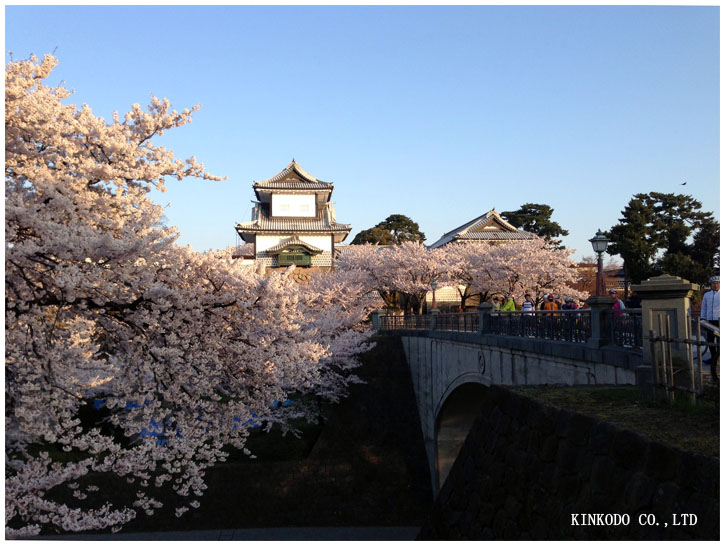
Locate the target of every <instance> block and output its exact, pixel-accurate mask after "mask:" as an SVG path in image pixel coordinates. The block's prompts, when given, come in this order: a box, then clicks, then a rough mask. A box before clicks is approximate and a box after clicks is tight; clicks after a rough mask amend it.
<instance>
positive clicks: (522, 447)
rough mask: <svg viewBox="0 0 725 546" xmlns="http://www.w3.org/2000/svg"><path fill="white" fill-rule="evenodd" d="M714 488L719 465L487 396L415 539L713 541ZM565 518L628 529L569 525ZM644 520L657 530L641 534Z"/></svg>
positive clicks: (570, 416) (509, 397)
mask: <svg viewBox="0 0 725 546" xmlns="http://www.w3.org/2000/svg"><path fill="white" fill-rule="evenodd" d="M719 483H720V471H719V459H718V458H709V457H704V456H701V455H697V454H693V453H685V452H681V451H678V450H675V449H672V448H670V447H668V446H665V445H662V444H660V443H658V442H655V441H651V440H649V439H647V438H645V437H644V436H641V435H639V434H637V433H635V432H631V431H628V430H624V429H621V428H618V427H616V426H614V425H612V424H610V423H607V422H603V421H599V420H597V419H595V418H593V417H589V416H586V415H580V414H576V413H573V412H571V411H567V410H560V409H555V408H552V407H550V406H547V405H544V404H542V403H540V402H538V401H535V400H532V399H530V398H527V397H524V396H522V395H519V394H516V393H513V392H511V391H509V390H507V389H505V388H502V387H496V386H494V387H490V396H488V397H487V399H486V400H485V402H484V404H483V407H482V409H481V413H480V415H479V418H478V420H477V422H476V424H475V425H474V427H473V429H472V430H471V433H470V434H469V435H468V438H467V439H466V442H465V444H464V446H463V448H462V449H461V452H460V454H459V456H458V458H457V459H456V462H455V463H454V465H453V468H452V469H451V472H450V474H449V475H448V479H447V480H446V482H445V484H444V485H443V487H442V488H441V491H440V493H439V495H438V498H437V499H436V502H435V504H434V507H433V510H432V514H431V517H430V518H429V520H428V523H427V525H426V526H425V527H424V528H423V529H422V531H421V534H420V537H419V538H422V539H425V540H436V539H444V540H457V539H475V540H502V539H503V540H507V539H518V540H525V539H534V540H554V539H577V540H611V539H623V538H628V539H647V540H678V539H687V540H697V539H707V540H717V539H719ZM572 514H622V515H623V514H628V515H629V517H630V523H629V525H619V526H616V525H601V526H582V525H573V524H572V523H573V521H572ZM648 514H652V515H653V516H654V518H655V519H656V521H657V522H659V525H654V524H653V525H640V524H639V517H640V515H643V517H646V516H647V515H648ZM673 514H695V515H696V516H697V524H696V525H692V526H683V525H679V526H676V525H673ZM579 521H581V518H579ZM665 523H668V525H667V526H666V527H665V525H664V524H665Z"/></svg>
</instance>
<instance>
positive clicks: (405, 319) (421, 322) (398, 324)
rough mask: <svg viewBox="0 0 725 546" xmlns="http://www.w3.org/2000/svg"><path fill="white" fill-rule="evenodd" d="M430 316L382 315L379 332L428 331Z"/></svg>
mask: <svg viewBox="0 0 725 546" xmlns="http://www.w3.org/2000/svg"><path fill="white" fill-rule="evenodd" d="M430 317H431V315H382V316H381V317H380V329H381V330H429V329H430Z"/></svg>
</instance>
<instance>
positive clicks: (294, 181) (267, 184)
mask: <svg viewBox="0 0 725 546" xmlns="http://www.w3.org/2000/svg"><path fill="white" fill-rule="evenodd" d="M293 174H296V175H297V176H298V177H299V178H296V177H292V176H290V175H293ZM287 177H289V178H287ZM253 188H254V189H255V190H260V189H264V190H329V191H332V184H331V183H330V182H323V181H322V180H317V178H315V177H314V176H312V175H311V174H310V173H308V172H307V171H305V170H304V169H303V168H302V167H300V166H299V164H298V163H297V162H296V161H295V160H294V159H293V160H292V161H291V162H290V164H289V165H287V166H286V167H285V168H284V170H282V171H281V172H279V173H277V174H276V175H274V176H273V177H272V178H268V179H267V180H261V181H259V182H255V183H254V186H253Z"/></svg>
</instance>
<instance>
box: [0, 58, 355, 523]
mask: <svg viewBox="0 0 725 546" xmlns="http://www.w3.org/2000/svg"><path fill="white" fill-rule="evenodd" d="M56 64H57V62H56V60H55V59H54V58H53V57H51V56H46V57H44V58H43V59H42V61H38V60H37V59H36V58H31V59H30V60H27V61H19V62H11V63H9V64H8V66H7V69H6V98H5V114H6V118H5V133H6V136H5V142H6V144H5V146H6V164H5V180H6V183H5V191H6V200H5V218H6V223H5V241H6V247H5V252H6V266H5V298H6V299H5V301H6V315H5V321H6V335H5V342H6V363H5V432H6V434H5V446H6V449H5V452H6V480H5V507H6V536H7V537H17V536H30V535H34V534H37V533H39V532H40V531H41V529H43V528H44V529H58V530H65V531H80V530H88V529H102V528H107V527H111V528H112V529H113V530H118V529H119V528H120V526H121V525H123V524H124V523H126V522H128V521H130V520H131V519H132V518H133V517H135V516H136V513H137V512H138V511H144V512H146V513H148V514H153V513H154V511H155V510H157V509H158V508H159V507H160V505H161V503H160V502H159V500H158V499H157V498H156V497H155V496H154V495H156V491H158V490H159V489H160V488H170V489H171V490H173V491H175V492H176V493H177V494H178V495H179V502H178V503H176V506H177V508H176V513H177V515H181V514H183V513H184V512H185V511H186V510H188V509H189V508H195V507H197V506H198V505H199V502H198V500H196V498H195V497H198V496H200V495H202V494H203V491H204V489H205V488H206V486H205V484H204V471H205V469H206V468H208V467H209V466H210V465H213V464H215V463H216V462H219V461H223V460H225V458H226V456H227V453H228V450H229V449H230V448H235V449H242V450H245V449H246V448H245V440H246V438H247V436H248V431H249V426H251V425H252V424H261V423H266V425H267V426H268V427H269V426H271V425H273V424H275V423H277V424H280V425H282V426H285V427H286V426H287V422H288V419H289V418H291V417H306V418H309V419H314V418H315V415H314V413H312V411H313V409H312V408H309V407H307V406H304V405H302V404H300V405H298V406H295V405H293V406H289V407H286V408H279V407H276V406H275V405H274V404H272V403H273V402H274V401H275V400H277V401H282V400H285V399H287V398H288V397H289V396H291V395H293V394H294V393H302V394H313V395H316V396H322V397H325V398H327V399H329V400H337V399H338V398H339V397H340V396H341V395H343V394H344V391H345V387H346V385H347V384H348V383H349V382H350V381H354V377H353V376H351V375H350V373H349V371H350V369H351V368H352V367H354V365H355V359H354V355H355V354H357V352H359V351H361V350H364V349H365V348H366V347H367V346H368V345H367V344H366V340H367V337H368V336H369V333H368V332H365V331H363V330H362V329H361V328H360V327H359V326H355V325H356V321H359V318H360V316H361V313H362V312H363V311H361V309H360V308H357V307H355V303H354V302H355V301H356V300H354V298H355V297H356V294H355V292H354V290H353V289H351V288H350V289H346V290H347V291H338V292H337V293H334V289H333V288H332V284H334V279H332V278H331V279H329V280H328V282H329V283H331V284H330V285H328V286H327V289H326V290H323V289H322V288H323V285H322V284H320V286H319V287H318V288H319V289H318V290H317V291H315V290H313V287H309V289H307V290H306V291H303V290H302V289H301V288H300V287H298V285H297V284H296V283H295V282H293V281H292V280H291V279H290V278H289V275H288V274H286V273H282V274H273V275H268V276H265V275H264V274H262V272H260V271H256V270H254V269H252V268H250V267H249V266H243V265H241V263H240V262H239V261H235V260H233V259H232V257H231V254H230V252H228V251H219V252H210V253H204V254H202V253H198V252H195V251H193V250H192V249H191V248H189V247H187V248H182V247H179V246H177V245H175V244H174V241H175V239H176V233H175V228H166V227H163V222H160V221H159V220H160V219H161V216H162V212H163V211H162V208H161V207H160V206H157V205H155V204H153V203H152V202H151V200H150V199H149V197H148V192H149V191H150V190H151V189H152V188H157V189H159V190H162V191H163V190H164V183H165V180H166V179H167V178H176V179H179V180H181V179H183V178H185V177H188V176H192V177H198V178H204V179H209V180H214V179H217V177H214V176H211V175H209V174H208V173H207V172H206V171H205V170H204V167H203V165H201V164H199V163H198V162H197V161H196V159H195V158H193V157H192V158H189V159H186V160H179V159H176V158H175V157H174V156H173V153H172V152H171V151H170V150H166V149H164V148H163V147H161V146H157V145H155V144H154V143H153V140H152V139H153V138H154V137H156V136H157V135H162V134H163V133H164V132H165V131H167V130H169V129H173V128H176V127H180V126H182V125H184V124H186V123H188V122H190V121H191V114H192V112H194V111H196V110H197V109H198V107H194V108H192V109H189V110H184V111H182V112H177V111H175V110H172V109H171V106H170V103H169V101H168V100H165V99H164V100H161V99H157V98H155V97H152V99H151V104H150V106H149V107H148V109H147V110H146V111H144V110H143V109H142V108H141V107H140V106H139V105H133V107H132V109H131V111H130V112H129V113H127V114H126V115H125V116H123V117H121V116H119V115H118V114H114V115H113V119H112V121H111V122H106V121H105V120H103V119H102V118H99V117H96V116H95V115H93V113H92V111H91V109H90V108H89V107H88V106H86V105H82V106H81V107H77V106H76V105H73V104H65V103H64V99H67V98H68V97H69V96H70V94H69V93H68V92H67V91H66V90H65V89H63V88H62V87H50V86H47V85H45V84H44V80H45V79H46V78H47V77H48V76H49V75H50V73H51V71H52V69H53V67H54V66H55V65H56ZM338 282H339V280H338ZM91 404H92V405H93V406H94V407H99V408H101V409H102V411H100V410H99V411H98V413H97V418H96V417H94V418H93V419H91V422H90V423H89V422H88V421H87V420H86V421H85V422H84V421H83V420H82V419H81V413H82V411H83V410H84V409H86V408H89V407H90V406H91ZM94 411H96V410H93V409H90V413H91V415H96V413H94ZM86 413H88V412H86ZM62 452H66V453H65V455H64V456H62V457H61V456H59V453H62ZM100 477H103V478H104V479H110V480H116V481H117V482H118V483H119V484H121V483H123V484H125V483H126V482H128V484H130V485H132V486H133V494H132V495H131V496H130V497H129V498H128V499H123V498H119V499H117V500H116V499H114V504H111V503H101V502H98V501H97V500H96V499H97V498H98V497H97V495H96V494H95V493H96V492H97V491H98V487H99V486H98V484H97V480H98V479H100ZM105 483H108V482H105ZM119 489H120V487H119ZM64 491H65V493H64Z"/></svg>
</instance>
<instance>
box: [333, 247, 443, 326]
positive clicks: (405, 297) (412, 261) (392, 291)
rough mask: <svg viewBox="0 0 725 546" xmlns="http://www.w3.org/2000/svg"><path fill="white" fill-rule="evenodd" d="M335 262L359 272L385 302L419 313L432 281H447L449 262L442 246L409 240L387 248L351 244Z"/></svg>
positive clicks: (368, 286)
mask: <svg viewBox="0 0 725 546" xmlns="http://www.w3.org/2000/svg"><path fill="white" fill-rule="evenodd" d="M338 265H339V267H340V268H341V269H343V270H352V271H357V272H359V273H362V274H363V275H362V277H361V281H360V282H363V283H364V285H365V286H366V287H367V289H368V290H375V291H377V292H378V293H379V294H380V296H381V297H382V298H383V300H384V301H385V303H386V305H388V306H391V307H392V306H393V305H394V304H395V303H397V302H401V303H402V304H403V306H405V307H408V308H409V309H412V310H414V311H415V312H416V313H418V314H420V313H421V312H422V308H423V303H424V301H425V295H426V293H427V292H429V291H430V290H431V283H432V282H433V281H446V280H448V272H449V270H450V265H451V261H450V258H449V255H448V253H447V251H445V250H444V249H441V250H438V249H435V250H428V249H426V247H425V246H424V245H423V244H422V243H419V242H410V241H408V242H404V243H402V244H400V245H395V246H389V247H387V246H386V247H379V246H376V245H370V244H364V245H355V246H350V247H349V248H348V249H346V252H345V254H344V255H343V256H342V257H341V259H340V260H339V261H338ZM406 304H407V305H406Z"/></svg>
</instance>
